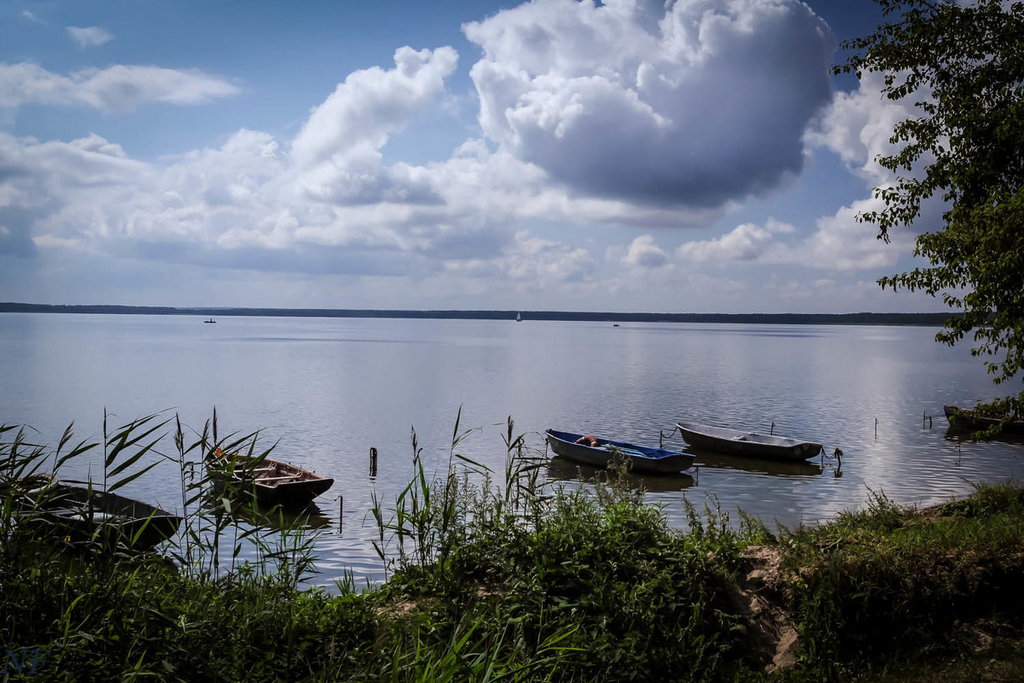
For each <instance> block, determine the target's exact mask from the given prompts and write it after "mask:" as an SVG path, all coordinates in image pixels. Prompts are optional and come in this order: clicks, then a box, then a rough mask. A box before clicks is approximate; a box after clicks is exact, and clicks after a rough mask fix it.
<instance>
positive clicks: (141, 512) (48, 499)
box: [19, 475, 182, 550]
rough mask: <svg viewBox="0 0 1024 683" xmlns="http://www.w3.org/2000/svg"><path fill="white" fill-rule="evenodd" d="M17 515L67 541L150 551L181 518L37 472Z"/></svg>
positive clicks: (179, 522)
mask: <svg viewBox="0 0 1024 683" xmlns="http://www.w3.org/2000/svg"><path fill="white" fill-rule="evenodd" d="M19 519H20V520H21V521H22V522H24V523H27V524H32V525H34V526H35V527H37V528H39V529H41V530H42V531H43V533H46V535H47V536H50V537H54V538H60V539H64V540H66V541H68V542H71V543H76V544H79V543H84V544H98V545H100V546H102V547H104V548H110V549H112V548H115V547H119V546H120V547H125V548H130V549H132V550H151V549H152V548H154V547H155V546H156V545H158V544H159V543H162V542H163V541H166V540H167V539H169V538H171V537H172V536H174V534H175V533H177V531H178V527H179V526H180V525H181V521H182V518H181V517H179V516H178V515H176V514H173V513H170V512H167V511H166V510H162V509H160V508H158V507H156V506H155V505H150V504H149V503H144V502H142V501H140V500H135V499H133V498H128V497H127V496H122V495H120V494H117V493H109V492H106V491H100V490H97V489H93V488H91V487H89V486H80V485H76V484H70V483H66V482H61V481H57V480H55V479H53V478H43V477H38V475H37V477H36V478H34V479H33V480H31V481H28V482H26V484H25V486H24V488H23V498H22V504H21V505H20V510H19Z"/></svg>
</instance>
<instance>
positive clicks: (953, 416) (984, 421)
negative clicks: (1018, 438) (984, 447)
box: [942, 406, 1024, 434]
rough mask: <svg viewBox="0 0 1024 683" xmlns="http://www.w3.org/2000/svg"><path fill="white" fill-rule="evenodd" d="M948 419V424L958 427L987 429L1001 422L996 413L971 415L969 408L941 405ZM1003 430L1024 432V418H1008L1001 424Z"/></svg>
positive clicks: (1014, 432)
mask: <svg viewBox="0 0 1024 683" xmlns="http://www.w3.org/2000/svg"><path fill="white" fill-rule="evenodd" d="M942 411H943V412H944V413H945V414H946V419H947V420H949V426H950V427H955V428H960V429H975V430H981V429H988V428H989V427H992V426H994V425H997V424H1000V423H1002V422H1003V420H1002V418H1000V417H998V416H996V415H972V414H971V411H970V410H966V409H964V408H958V407H957V406H942ZM1003 431H1004V432H1006V433H1009V434H1024V420H1009V421H1007V422H1006V423H1005V424H1003Z"/></svg>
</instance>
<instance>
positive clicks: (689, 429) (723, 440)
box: [676, 422, 822, 461]
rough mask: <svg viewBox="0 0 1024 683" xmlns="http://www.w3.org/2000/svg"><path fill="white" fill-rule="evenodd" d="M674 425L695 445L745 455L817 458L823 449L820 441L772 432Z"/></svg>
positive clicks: (769, 457)
mask: <svg viewBox="0 0 1024 683" xmlns="http://www.w3.org/2000/svg"><path fill="white" fill-rule="evenodd" d="M676 428H677V429H678V430H679V433H680V434H681V435H682V437H683V439H684V440H685V441H686V443H688V444H690V445H691V446H693V447H694V448H698V449H702V450H707V451H715V452H717V453H728V454H730V455H742V456H745V457H748V458H766V459H771V460H782V461H800V460H807V459H809V458H814V457H817V456H818V455H819V454H820V453H821V450H822V446H821V444H820V443H814V442H812V441H799V440H797V439H791V438H789V437H785V436H775V435H774V434H758V433H757V432H745V431H742V430H739V429H727V428H725V427H711V426H709V425H699V424H696V423H692V422H679V423H677V424H676Z"/></svg>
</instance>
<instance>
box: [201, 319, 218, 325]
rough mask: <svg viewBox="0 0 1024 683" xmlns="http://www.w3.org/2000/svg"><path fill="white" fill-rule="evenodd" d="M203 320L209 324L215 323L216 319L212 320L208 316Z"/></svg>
mask: <svg viewBox="0 0 1024 683" xmlns="http://www.w3.org/2000/svg"><path fill="white" fill-rule="evenodd" d="M203 322H204V323H207V324H210V323H216V322H217V321H216V320H214V319H213V318H209V319H208V320H204V321H203Z"/></svg>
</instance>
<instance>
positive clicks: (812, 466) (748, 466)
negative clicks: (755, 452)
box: [686, 447, 825, 477]
mask: <svg viewBox="0 0 1024 683" xmlns="http://www.w3.org/2000/svg"><path fill="white" fill-rule="evenodd" d="M686 452H687V453H692V454H693V455H695V456H696V457H697V466H698V467H700V468H702V469H703V468H705V467H706V468H708V469H724V470H746V471H748V472H758V473H760V474H767V475H772V476H779V477H806V476H816V475H819V474H821V473H822V472H824V471H825V467H824V461H823V460H822V459H821V458H819V459H817V460H788V461H787V460H766V459H764V458H750V457H746V456H742V455H729V454H727V453H718V452H716V451H705V450H701V449H697V448H693V447H690V448H687V449H686Z"/></svg>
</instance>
